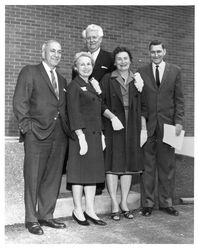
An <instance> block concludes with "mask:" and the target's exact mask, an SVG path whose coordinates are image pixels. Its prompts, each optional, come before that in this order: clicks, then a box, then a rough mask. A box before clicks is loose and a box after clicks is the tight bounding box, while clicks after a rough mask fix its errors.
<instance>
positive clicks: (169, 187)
mask: <svg viewBox="0 0 198 250" xmlns="http://www.w3.org/2000/svg"><path fill="white" fill-rule="evenodd" d="M149 54H150V58H151V63H150V64H149V65H146V66H144V67H143V68H141V69H139V70H138V71H139V73H140V75H141V77H142V79H143V81H144V88H143V96H144V97H145V101H146V105H147V110H148V119H147V122H146V127H147V133H148V140H147V142H146V143H145V145H144V146H143V154H144V168H145V171H144V172H143V176H142V189H141V200H142V207H143V209H142V215H144V216H149V215H151V214H152V210H153V207H154V205H155V201H154V195H155V183H156V182H155V181H156V178H155V176H156V168H157V174H158V178H157V179H158V200H159V209H160V210H162V211H164V212H166V213H168V214H170V215H178V214H179V213H178V211H177V210H176V209H175V208H174V207H173V204H172V202H173V201H172V198H173V191H174V177H175V152H174V148H172V147H171V146H169V145H168V144H166V143H164V142H163V141H162V140H163V133H164V131H163V130H164V124H171V125H175V133H176V135H180V133H181V130H182V125H183V120H184V96H183V92H182V83H181V69H180V68H179V67H178V66H176V65H174V64H170V63H167V62H165V61H164V60H163V59H164V56H165V55H166V49H165V47H164V45H163V43H162V42H160V41H158V40H155V41H152V42H151V43H150V45H149Z"/></svg>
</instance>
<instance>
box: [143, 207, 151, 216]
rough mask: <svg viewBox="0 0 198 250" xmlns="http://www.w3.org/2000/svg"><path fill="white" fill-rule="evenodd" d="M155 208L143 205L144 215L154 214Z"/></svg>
mask: <svg viewBox="0 0 198 250" xmlns="http://www.w3.org/2000/svg"><path fill="white" fill-rule="evenodd" d="M152 211H153V208H152V207H143V208H142V215H143V216H150V215H151V214H152Z"/></svg>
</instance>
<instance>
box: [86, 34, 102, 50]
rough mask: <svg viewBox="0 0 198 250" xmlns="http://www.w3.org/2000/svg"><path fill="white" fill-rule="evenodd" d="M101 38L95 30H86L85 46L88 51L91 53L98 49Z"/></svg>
mask: <svg viewBox="0 0 198 250" xmlns="http://www.w3.org/2000/svg"><path fill="white" fill-rule="evenodd" d="M101 42H102V37H100V36H99V35H98V31H97V30H88V31H87V33H86V45H87V48H88V50H89V51H90V52H91V53H93V52H95V51H96V50H97V49H99V48H100V44H101Z"/></svg>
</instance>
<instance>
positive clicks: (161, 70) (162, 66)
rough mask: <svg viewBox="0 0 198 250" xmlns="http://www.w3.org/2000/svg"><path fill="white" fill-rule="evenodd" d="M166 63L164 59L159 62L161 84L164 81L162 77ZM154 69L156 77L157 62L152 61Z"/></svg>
mask: <svg viewBox="0 0 198 250" xmlns="http://www.w3.org/2000/svg"><path fill="white" fill-rule="evenodd" d="M165 65H166V63H165V62H164V61H162V62H161V63H160V64H158V66H159V67H158V70H159V79H160V84H161V82H162V77H163V74H164V69H165ZM152 69H153V75H154V77H155V79H156V76H155V72H156V64H155V63H152Z"/></svg>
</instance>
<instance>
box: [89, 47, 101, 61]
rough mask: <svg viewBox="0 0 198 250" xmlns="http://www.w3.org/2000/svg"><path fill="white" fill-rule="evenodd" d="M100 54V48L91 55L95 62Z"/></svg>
mask: <svg viewBox="0 0 198 250" xmlns="http://www.w3.org/2000/svg"><path fill="white" fill-rule="evenodd" d="M99 53H100V48H98V49H97V50H96V51H94V52H93V53H91V55H92V57H93V59H94V61H96V58H97V57H98V54H99Z"/></svg>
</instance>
